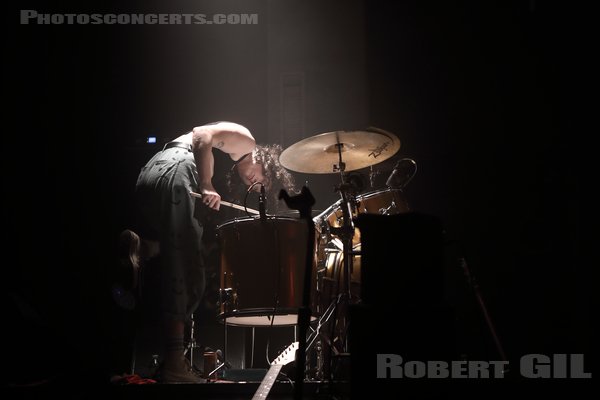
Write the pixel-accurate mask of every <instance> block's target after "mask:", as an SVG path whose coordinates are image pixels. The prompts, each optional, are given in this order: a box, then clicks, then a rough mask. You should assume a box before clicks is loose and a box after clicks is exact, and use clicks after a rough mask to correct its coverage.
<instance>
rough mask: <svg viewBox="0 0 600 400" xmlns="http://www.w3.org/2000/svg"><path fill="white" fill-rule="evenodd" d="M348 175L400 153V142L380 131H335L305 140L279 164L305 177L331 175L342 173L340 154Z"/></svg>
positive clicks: (289, 148) (284, 156)
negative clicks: (309, 175)
mask: <svg viewBox="0 0 600 400" xmlns="http://www.w3.org/2000/svg"><path fill="white" fill-rule="evenodd" d="M340 148H341V156H342V162H343V163H344V164H345V165H344V171H346V172H347V171H354V170H357V169H361V168H365V167H369V166H371V165H375V164H378V163H380V162H382V161H385V160H387V159H388V158H390V157H392V156H393V155H394V154H396V152H397V151H398V150H399V149H400V140H399V139H398V137H397V136H396V135H394V134H392V133H390V132H386V131H384V130H382V129H379V128H372V127H371V128H367V129H366V130H361V131H333V132H325V133H321V134H319V135H316V136H312V137H309V138H306V139H303V140H301V141H299V142H297V143H295V144H293V145H291V146H289V147H288V148H287V149H285V150H284V151H283V152H281V155H280V156H279V162H280V163H281V165H283V166H284V167H285V168H287V169H289V170H292V171H296V172H303V173H314V174H330V173H336V172H339V171H340V151H339V149H340Z"/></svg>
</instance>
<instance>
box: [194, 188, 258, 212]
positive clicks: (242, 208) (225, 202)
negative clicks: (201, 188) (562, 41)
mask: <svg viewBox="0 0 600 400" xmlns="http://www.w3.org/2000/svg"><path fill="white" fill-rule="evenodd" d="M190 195H191V196H192V197H198V198H199V199H201V198H202V195H201V194H200V193H196V192H190ZM221 204H223V205H224V206H227V207H231V208H235V209H237V210H241V211H247V212H249V213H251V214H256V215H258V214H260V213H259V212H258V211H256V210H254V209H252V208H246V207H244V206H240V205H238V204H234V203H230V202H228V201H225V200H221Z"/></svg>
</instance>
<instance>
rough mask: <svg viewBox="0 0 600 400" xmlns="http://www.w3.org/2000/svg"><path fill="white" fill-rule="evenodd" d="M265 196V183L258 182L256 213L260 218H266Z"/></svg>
mask: <svg viewBox="0 0 600 400" xmlns="http://www.w3.org/2000/svg"><path fill="white" fill-rule="evenodd" d="M266 203H267V196H266V194H265V185H264V184H263V183H262V182H261V183H260V195H259V196H258V213H259V216H260V219H261V220H266V219H267V206H266Z"/></svg>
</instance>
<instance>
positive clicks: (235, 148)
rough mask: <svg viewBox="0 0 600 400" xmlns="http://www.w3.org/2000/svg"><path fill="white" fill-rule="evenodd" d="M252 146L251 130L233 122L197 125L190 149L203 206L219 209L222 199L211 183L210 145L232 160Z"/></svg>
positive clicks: (212, 158)
mask: <svg viewBox="0 0 600 400" xmlns="http://www.w3.org/2000/svg"><path fill="white" fill-rule="evenodd" d="M255 146H256V141H255V140H254V137H253V136H252V134H251V133H250V131H249V130H248V129H247V128H245V127H243V126H242V125H239V124H236V123H233V122H219V123H217V124H212V125H204V126H198V127H195V128H194V129H193V130H192V151H193V153H194V159H195V161H196V169H197V170H198V178H199V180H200V182H199V185H200V193H201V194H202V196H203V200H204V203H205V204H206V205H208V206H209V207H210V208H214V209H216V210H218V209H219V203H220V200H221V196H220V195H219V194H218V193H217V192H216V190H215V188H214V187H213V185H212V177H213V173H214V163H215V160H214V156H213V153H212V149H213V147H214V148H217V149H219V150H221V151H223V152H224V153H227V154H229V156H230V157H231V159H232V160H234V161H235V160H238V159H239V158H240V157H242V156H243V155H244V154H247V153H250V152H251V151H252V150H254V147H255Z"/></svg>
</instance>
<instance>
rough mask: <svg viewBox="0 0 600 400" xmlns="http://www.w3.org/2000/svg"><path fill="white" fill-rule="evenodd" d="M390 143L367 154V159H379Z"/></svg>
mask: <svg viewBox="0 0 600 400" xmlns="http://www.w3.org/2000/svg"><path fill="white" fill-rule="evenodd" d="M390 143H391V142H385V143H383V144H382V145H381V146H378V147H376V148H374V149H373V150H371V152H370V153H369V157H371V156H373V158H377V157H379V156H380V155H381V153H383V152H384V151H385V149H387V147H388V146H389V145H390Z"/></svg>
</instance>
